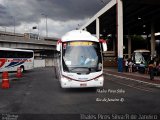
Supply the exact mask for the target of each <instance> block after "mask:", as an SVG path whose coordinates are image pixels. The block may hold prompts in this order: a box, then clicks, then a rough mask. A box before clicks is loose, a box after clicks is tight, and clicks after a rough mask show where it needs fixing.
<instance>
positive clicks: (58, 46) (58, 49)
mask: <svg viewBox="0 0 160 120" xmlns="http://www.w3.org/2000/svg"><path fill="white" fill-rule="evenodd" d="M61 43H62V42H61V40H58V41H57V47H56V49H57V51H60V50H61Z"/></svg>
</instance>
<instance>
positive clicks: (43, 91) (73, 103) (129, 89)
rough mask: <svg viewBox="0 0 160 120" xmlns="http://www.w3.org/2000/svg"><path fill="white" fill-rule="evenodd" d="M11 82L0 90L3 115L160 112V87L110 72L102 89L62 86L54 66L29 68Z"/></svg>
mask: <svg viewBox="0 0 160 120" xmlns="http://www.w3.org/2000/svg"><path fill="white" fill-rule="evenodd" d="M10 84H11V88H10V89H7V90H3V89H0V113H3V114H2V115H1V116H3V117H4V118H5V117H6V116H7V115H6V114H5V113H9V114H20V115H22V114H23V116H13V117H15V118H16V117H20V118H21V117H22V118H23V117H24V116H25V118H26V117H27V116H28V115H30V116H32V118H33V117H35V118H36V119H40V118H45V119H46V117H48V119H51V118H53V115H59V116H61V117H63V116H64V117H65V118H66V117H74V115H76V116H75V119H77V118H76V117H78V118H81V119H83V118H84V119H86V117H88V116H85V115H84V114H87V115H92V114H93V116H91V117H96V118H97V114H98V115H101V114H112V115H114V114H140V113H141V114H144V113H149V114H159V113H160V104H159V101H160V89H159V88H155V87H153V86H148V85H145V84H142V83H137V82H134V81H129V80H126V79H123V78H117V77H113V76H111V75H105V83H104V87H103V88H97V89H96V88H85V89H62V88H61V87H60V84H59V81H58V80H57V79H56V78H55V69H54V68H53V67H46V68H38V69H34V70H31V71H28V72H26V73H25V74H24V77H23V78H21V79H13V80H12V81H11V82H10ZM71 114H72V115H71ZM73 114H74V115H73ZM94 114H95V115H96V116H94ZM67 115H71V116H67ZM39 116H40V118H37V117H39ZM7 117H8V116H7ZM10 117H12V116H10ZM54 117H55V116H54ZM108 117H113V116H108ZM28 119H31V118H28ZM28 119H27V120H28ZM36 119H35V120H36ZM92 119H93V118H92ZM97 119H98V118H97ZM54 120H55V118H54Z"/></svg>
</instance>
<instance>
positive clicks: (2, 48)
mask: <svg viewBox="0 0 160 120" xmlns="http://www.w3.org/2000/svg"><path fill="white" fill-rule="evenodd" d="M0 50H9V51H24V52H33V50H23V49H14V48H5V47H0Z"/></svg>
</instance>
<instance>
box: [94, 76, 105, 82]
mask: <svg viewBox="0 0 160 120" xmlns="http://www.w3.org/2000/svg"><path fill="white" fill-rule="evenodd" d="M103 80H104V77H103V75H101V76H99V77H97V78H95V81H103Z"/></svg>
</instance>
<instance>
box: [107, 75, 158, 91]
mask: <svg viewBox="0 0 160 120" xmlns="http://www.w3.org/2000/svg"><path fill="white" fill-rule="evenodd" d="M104 74H105V75H110V76H114V77H117V78H121V79H127V80H130V81H134V82H138V83H144V84H147V85H151V86H155V87H157V88H160V85H159V84H155V83H149V82H144V81H141V80H136V79H133V78H127V77H122V76H119V75H113V74H110V73H104Z"/></svg>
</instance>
